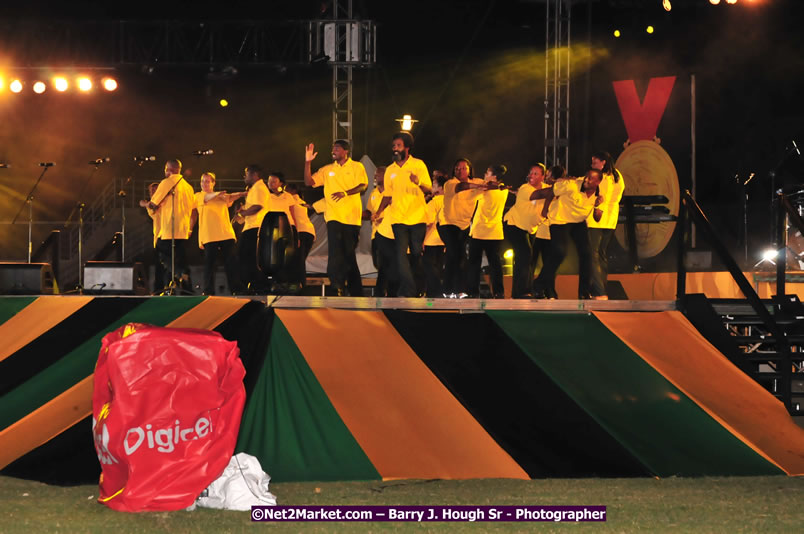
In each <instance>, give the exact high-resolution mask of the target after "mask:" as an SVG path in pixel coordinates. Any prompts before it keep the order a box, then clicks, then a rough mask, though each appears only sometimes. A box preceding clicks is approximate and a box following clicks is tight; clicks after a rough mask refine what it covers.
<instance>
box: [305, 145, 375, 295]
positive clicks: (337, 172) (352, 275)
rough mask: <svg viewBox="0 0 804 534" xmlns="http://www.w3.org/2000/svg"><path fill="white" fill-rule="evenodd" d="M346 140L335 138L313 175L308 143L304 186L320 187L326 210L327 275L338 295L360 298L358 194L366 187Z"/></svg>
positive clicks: (360, 209) (312, 154) (360, 208)
mask: <svg viewBox="0 0 804 534" xmlns="http://www.w3.org/2000/svg"><path fill="white" fill-rule="evenodd" d="M350 150H351V147H350V145H349V141H347V140H345V139H336V140H335V141H334V142H333V143H332V159H333V162H332V163H330V164H329V165H324V166H323V167H321V168H320V169H318V171H316V173H315V174H312V173H311V170H310V163H311V162H312V161H313V160H314V159H315V157H316V156H317V155H318V152H315V146H313V144H312V143H310V144H309V145H307V147H306V148H305V152H304V183H305V185H307V186H309V187H323V188H324V199H325V200H326V203H327V207H326V210H325V211H324V220H326V221H327V245H328V250H327V252H328V257H327V276H328V277H329V281H330V284H331V285H332V287H333V288H334V289H335V292H336V294H337V295H338V296H342V295H345V294H346V287H347V284H348V289H349V294H350V295H351V296H353V297H361V296H363V283H362V281H361V279H360V268H359V267H358V265H357V255H356V251H357V240H358V238H359V237H360V226H361V224H362V217H363V204H362V202H361V199H360V194H361V193H362V192H363V191H365V190H366V187H367V186H368V176H366V169H365V168H364V167H363V164H362V163H360V162H358V161H353V160H352V158H351V157H350Z"/></svg>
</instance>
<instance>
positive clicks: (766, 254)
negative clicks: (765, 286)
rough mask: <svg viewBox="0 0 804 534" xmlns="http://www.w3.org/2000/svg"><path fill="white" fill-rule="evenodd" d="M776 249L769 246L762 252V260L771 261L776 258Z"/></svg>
mask: <svg viewBox="0 0 804 534" xmlns="http://www.w3.org/2000/svg"><path fill="white" fill-rule="evenodd" d="M776 254H777V252H776V250H775V249H772V248H769V249H767V250H764V251H763V252H762V261H773V260H775V259H776Z"/></svg>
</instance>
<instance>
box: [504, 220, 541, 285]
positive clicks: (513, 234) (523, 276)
mask: <svg viewBox="0 0 804 534" xmlns="http://www.w3.org/2000/svg"><path fill="white" fill-rule="evenodd" d="M503 230H504V231H505V238H506V239H507V240H508V242H509V243H511V247H512V248H513V249H514V272H513V279H512V281H511V297H512V298H515V299H518V298H522V297H526V296H527V295H528V294H530V289H531V286H532V285H533V271H534V270H535V268H536V261H535V260H534V259H533V240H534V236H533V234H529V233H528V232H526V231H525V230H523V229H521V228H519V227H516V226H512V225H510V224H506V225H505V226H504V227H503Z"/></svg>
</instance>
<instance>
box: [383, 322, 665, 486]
mask: <svg viewBox="0 0 804 534" xmlns="http://www.w3.org/2000/svg"><path fill="white" fill-rule="evenodd" d="M385 314H386V316H387V317H388V319H389V320H390V321H391V323H392V324H393V325H394V327H395V328H396V330H397V331H398V332H399V333H400V334H401V335H402V337H403V338H404V339H405V341H406V342H407V343H408V345H410V346H411V348H412V349H413V350H414V351H415V352H416V354H417V355H418V356H419V358H421V360H422V361H423V362H424V363H425V364H426V365H427V366H428V367H429V368H430V370H431V371H432V372H433V373H434V374H435V375H436V376H437V377H438V378H439V380H441V382H442V383H444V385H445V386H446V387H447V388H448V389H449V390H450V391H451V392H452V394H453V395H455V397H456V398H457V399H458V400H459V401H460V402H461V404H463V406H464V407H465V408H466V409H467V410H468V411H469V412H470V413H471V414H472V415H473V416H474V417H475V418H476V419H477V421H478V422H479V423H480V424H481V425H482V426H483V427H484V428H485V429H486V431H487V432H488V433H489V434H490V435H491V436H492V437H493V438H494V439H495V440H496V441H497V443H498V444H499V445H500V446H501V447H502V448H503V449H504V450H505V451H506V452H508V454H510V455H511V457H512V458H513V459H514V461H516V462H517V463H518V464H519V465H520V466H522V468H523V469H524V470H525V471H526V472H527V473H528V475H530V476H531V477H532V478H541V477H557V478H558V477H589V476H602V477H626V476H645V475H649V474H650V473H649V472H648V471H647V469H646V468H645V467H644V466H643V465H642V464H641V463H640V462H639V461H638V460H637V459H636V458H634V457H633V455H631V453H629V452H628V451H627V450H626V449H625V448H624V447H623V446H622V445H620V444H619V443H618V442H617V441H616V440H615V439H614V438H612V437H611V436H610V435H609V434H608V433H607V432H606V431H605V430H604V429H603V428H602V427H601V426H600V425H598V424H597V422H596V421H595V420H594V419H592V417H590V416H589V414H587V413H586V412H585V411H584V410H583V409H581V408H580V407H579V406H578V405H577V404H576V403H575V402H574V401H573V400H572V399H571V398H570V397H569V396H568V395H567V394H566V393H565V392H564V391H563V390H561V388H559V387H558V386H557V385H556V384H555V383H554V382H553V381H552V380H550V378H549V377H548V376H547V375H546V374H545V373H544V372H543V371H542V370H541V369H540V368H539V367H538V366H537V365H536V364H535V363H533V361H532V360H531V359H530V358H529V357H528V356H527V355H526V354H525V353H523V352H522V351H521V350H520V349H519V347H517V345H516V344H515V343H514V342H513V341H512V340H511V339H510V338H509V337H508V336H507V335H505V333H504V332H503V331H502V330H501V329H500V328H499V326H498V325H497V324H496V323H495V322H494V321H492V320H491V319H490V318H488V316H486V315H485V314H458V313H416V312H405V311H396V310H387V311H385ZM534 328H538V326H537V325H534ZM578 372H584V370H583V369H578Z"/></svg>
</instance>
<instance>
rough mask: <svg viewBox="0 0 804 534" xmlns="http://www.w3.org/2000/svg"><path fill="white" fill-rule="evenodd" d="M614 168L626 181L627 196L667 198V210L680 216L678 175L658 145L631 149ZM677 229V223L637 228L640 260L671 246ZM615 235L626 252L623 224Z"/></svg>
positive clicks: (649, 143) (644, 144) (645, 144)
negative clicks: (668, 245) (660, 196)
mask: <svg viewBox="0 0 804 534" xmlns="http://www.w3.org/2000/svg"><path fill="white" fill-rule="evenodd" d="M615 166H616V167H617V169H619V170H620V172H621V173H622V174H623V177H624V178H625V193H624V194H625V195H664V196H666V197H667V199H668V200H669V202H668V203H667V208H668V209H669V210H670V213H671V214H672V215H676V216H677V215H678V206H679V201H680V199H681V195H680V192H679V187H678V173H676V167H675V165H673V160H672V159H670V155H669V154H667V152H665V150H664V149H663V148H662V147H661V146H660V145H659V143H656V142H654V141H647V140H645V141H637V142H636V143H633V144H630V145H628V147H627V148H626V149H625V150H624V151H623V153H622V154H620V157H619V158H617V163H616V164H615ZM675 229H676V223H675V222H674V221H670V222H661V223H650V224H649V223H643V224H637V225H636V238H637V250H638V252H639V257H640V258H652V257H654V256H656V255H658V254H659V253H660V252H661V251H662V250H664V248H665V247H666V246H667V244H668V243H669V242H670V238H671V237H672V236H673V232H674V231H675ZM615 235H616V236H617V241H619V243H620V246H622V247H623V248H624V249H627V248H628V244H627V243H628V241H627V239H626V235H625V225H624V224H620V225H618V226H617V230H616V231H615Z"/></svg>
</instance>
